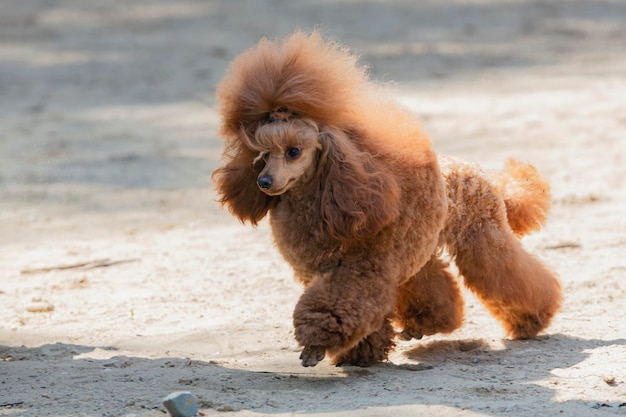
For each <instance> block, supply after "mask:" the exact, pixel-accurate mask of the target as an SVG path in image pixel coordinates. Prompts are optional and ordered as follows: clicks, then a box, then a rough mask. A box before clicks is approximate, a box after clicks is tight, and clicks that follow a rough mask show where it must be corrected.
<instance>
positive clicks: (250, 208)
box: [211, 132, 277, 225]
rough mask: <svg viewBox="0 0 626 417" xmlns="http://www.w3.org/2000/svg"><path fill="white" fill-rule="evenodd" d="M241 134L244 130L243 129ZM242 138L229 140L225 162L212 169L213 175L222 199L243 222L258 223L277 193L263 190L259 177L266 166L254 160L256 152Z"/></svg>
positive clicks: (274, 200)
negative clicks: (271, 193) (272, 194)
mask: <svg viewBox="0 0 626 417" xmlns="http://www.w3.org/2000/svg"><path fill="white" fill-rule="evenodd" d="M240 134H244V133H243V132H241V133H240ZM242 142H243V141H242V140H236V141H232V142H230V143H227V148H226V150H225V151H224V159H225V160H226V161H227V162H226V163H225V165H224V166H222V167H220V168H217V169H216V170H215V171H213V174H212V175H211V178H212V180H213V182H214V183H215V188H216V190H217V192H218V194H219V195H220V200H219V202H220V203H221V204H222V205H226V206H227V207H228V210H229V211H230V212H231V213H232V214H233V215H234V216H235V217H237V218H238V219H239V220H240V221H241V222H242V223H245V222H250V223H251V224H253V225H256V224H257V223H258V222H259V221H261V220H262V219H263V217H265V215H266V214H267V212H268V210H269V209H271V208H272V207H273V206H274V205H275V204H276V203H277V197H271V196H268V195H267V194H265V193H263V192H261V190H259V188H258V187H257V183H256V181H257V177H258V175H259V173H260V172H261V170H262V169H263V163H262V161H257V162H256V163H255V158H256V156H257V153H255V152H254V151H252V150H250V149H248V148H247V147H246V146H244V145H243V144H242Z"/></svg>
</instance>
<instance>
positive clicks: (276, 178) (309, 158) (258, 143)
mask: <svg viewBox="0 0 626 417" xmlns="http://www.w3.org/2000/svg"><path fill="white" fill-rule="evenodd" d="M244 137H245V141H246V142H247V143H246V145H247V146H248V147H249V148H250V149H252V150H254V151H257V152H258V154H257V156H256V158H255V159H254V161H253V169H254V167H255V166H256V169H260V172H259V174H258V176H257V179H256V184H257V186H258V187H259V190H260V191H261V192H263V193H265V194H267V195H268V196H279V195H281V194H284V193H286V192H287V191H289V190H290V189H292V188H294V187H296V188H297V187H302V186H305V185H307V184H309V183H310V182H311V180H312V179H313V177H314V174H315V171H316V167H317V162H318V157H319V152H320V151H321V150H322V144H321V142H320V140H319V129H318V126H317V125H316V124H315V123H313V122H311V121H308V120H302V119H298V118H296V117H294V115H293V114H291V113H290V112H289V110H288V109H286V108H281V109H278V110H276V111H273V112H272V113H270V114H269V115H268V120H267V122H266V123H264V124H262V125H259V126H258V128H257V129H256V131H255V132H254V136H253V137H248V136H247V135H244Z"/></svg>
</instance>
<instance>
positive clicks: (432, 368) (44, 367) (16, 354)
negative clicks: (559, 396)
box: [0, 334, 626, 416]
mask: <svg viewBox="0 0 626 417" xmlns="http://www.w3.org/2000/svg"><path fill="white" fill-rule="evenodd" d="M613 345H619V346H621V347H623V346H626V340H625V339H619V340H608V341H607V340H597V339H578V338H573V337H570V336H566V335H560V334H558V335H552V336H549V337H544V338H543V339H540V340H533V341H505V342H504V344H503V346H502V348H497V349H496V348H492V347H491V345H490V344H488V343H486V342H484V341H482V340H479V339H475V340H457V341H434V342H430V343H428V342H422V343H421V344H419V345H417V346H416V347H414V348H412V349H411V350H408V351H407V352H406V354H405V356H406V357H407V359H409V360H410V361H411V362H413V363H412V364H410V365H409V364H406V363H404V364H402V365H394V364H392V363H387V364H380V365H377V366H373V367H370V368H357V367H345V368H336V367H332V366H330V365H328V364H326V363H325V362H324V363H322V364H320V365H318V366H317V367H315V368H299V367H297V355H296V354H295V353H292V352H291V353H290V354H291V355H293V356H294V358H293V362H294V363H295V364H296V366H294V367H292V368H289V370H290V371H288V372H285V371H283V372H274V371H272V370H271V369H272V363H271V361H270V362H269V363H267V366H265V369H270V370H269V371H258V370H254V371H253V370H249V369H240V368H239V369H237V368H234V367H230V365H228V364H220V363H218V362H214V361H198V360H190V359H186V358H171V357H164V358H157V359H147V358H141V357H128V356H115V355H116V353H115V352H116V348H115V347H90V346H80V345H68V344H60V343H57V344H51V345H43V346H39V347H8V346H2V345H0V359H1V361H0V376H1V378H0V379H1V380H2V381H1V383H2V387H3V389H2V392H0V411H2V413H3V415H5V416H18V415H20V416H21V415H26V416H28V415H41V416H46V415H53V414H54V412H53V411H49V412H48V411H46V410H49V409H51V407H50V404H51V403H52V402H54V403H55V404H56V405H57V406H58V405H59V404H62V403H63V402H64V401H65V402H67V403H68V404H67V407H70V408H71V409H72V410H73V411H72V412H76V413H86V414H89V415H91V414H101V415H105V414H107V413H113V414H119V413H122V414H129V413H131V414H132V413H141V412H147V411H149V410H155V411H156V410H162V409H163V407H162V404H161V398H163V397H164V396H165V395H167V394H169V393H170V392H172V391H178V390H185V391H191V392H192V393H193V394H194V395H195V396H196V398H197V399H198V403H199V406H200V408H201V409H202V410H206V411H208V412H214V411H238V410H248V411H250V412H253V413H259V414H281V413H302V414H308V413H329V415H332V414H335V413H338V412H344V411H345V412H347V411H355V410H361V411H359V413H363V414H367V415H372V413H374V414H376V413H378V414H381V415H395V416H401V415H405V414H406V415H413V414H415V413H416V412H421V411H427V412H428V410H430V412H435V413H437V412H438V413H443V412H444V410H446V411H445V413H448V414H446V415H456V414H455V412H456V411H458V413H459V414H461V413H462V412H463V411H464V410H471V411H474V412H479V413H482V414H484V415H501V414H503V413H505V414H507V413H508V414H514V415H517V414H519V415H524V414H527V413H531V414H533V412H538V411H539V412H541V414H543V415H553V414H558V413H561V412H562V413H565V414H564V415H574V414H576V415H583V414H587V413H589V412H591V411H592V410H591V409H593V408H601V407H602V408H604V407H606V408H620V410H619V411H620V412H621V411H624V410H626V406H625V405H623V404H619V403H614V404H607V403H605V402H604V399H603V398H600V397H599V398H593V399H592V400H590V399H589V398H585V399H580V400H573V401H572V400H566V401H557V400H555V394H556V389H557V388H556V386H554V387H553V386H551V382H550V381H551V379H554V380H556V379H557V376H555V375H554V374H553V371H554V370H557V369H566V368H570V367H584V364H583V362H584V361H585V360H586V359H588V358H589V357H590V356H591V355H592V354H593V351H594V349H598V348H606V347H610V346H613ZM103 351H104V352H109V353H110V357H107V358H106V359H96V358H97V357H103V355H102V352H103ZM93 352H100V354H99V355H96V356H93V355H91V356H90V354H91V353H93ZM105 356H106V355H105ZM281 364H282V363H281ZM277 367H279V366H277ZM280 367H281V369H284V368H285V366H284V365H281V366H280ZM542 381H543V382H542ZM556 383H557V382H554V384H556ZM607 383H610V381H609V382H607ZM617 383H619V384H622V383H623V381H617ZM599 396H600V395H599ZM529 399H532V401H530V402H529V401H528V400H529ZM516 400H517V401H516ZM529 404H530V405H529ZM538 404H539V405H540V406H539V407H540V408H539V409H537V408H536V407H537V405H538ZM107 407H111V409H110V410H109V409H107ZM528 407H531V408H528ZM532 407H535V408H532ZM57 410H58V408H57ZM436 410H439V411H436ZM616 411H617V410H616Z"/></svg>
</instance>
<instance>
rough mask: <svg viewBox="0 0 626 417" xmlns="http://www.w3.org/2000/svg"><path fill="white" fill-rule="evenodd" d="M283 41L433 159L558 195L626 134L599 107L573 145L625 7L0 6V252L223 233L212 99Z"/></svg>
mask: <svg viewBox="0 0 626 417" xmlns="http://www.w3.org/2000/svg"><path fill="white" fill-rule="evenodd" d="M297 28H301V29H304V30H310V29H312V28H319V29H320V30H321V31H322V32H324V33H325V34H327V35H328V36H330V37H332V38H335V39H336V40H338V41H340V42H341V43H344V44H346V45H348V46H350V47H351V48H352V49H353V50H354V51H355V52H356V53H358V54H359V55H360V56H361V63H362V64H364V65H366V66H368V67H369V68H370V73H371V76H372V78H374V79H376V80H380V81H384V82H390V83H391V88H392V89H395V90H396V93H397V94H398V97H399V98H400V99H401V100H404V101H405V102H406V103H407V105H409V106H411V107H413V108H414V109H415V111H416V113H417V115H418V117H420V118H421V119H422V121H423V122H424V125H425V128H426V131H427V132H429V133H430V135H431V136H432V137H433V140H434V143H435V147H436V148H437V149H438V150H441V151H444V152H448V153H454V154H457V155H459V156H462V157H466V158H472V159H473V160H476V162H480V163H483V164H486V165H487V166H488V167H489V166H491V165H493V166H499V164H500V163H501V160H502V158H504V157H506V156H508V155H514V154H517V155H518V156H520V157H521V158H522V159H530V160H536V163H537V164H538V165H539V166H540V167H541V168H542V169H543V170H544V171H547V172H548V173H549V174H552V173H553V174H554V177H555V178H554V180H555V181H557V184H558V181H561V180H563V181H565V179H563V178H561V177H559V175H560V174H559V171H562V168H563V167H564V166H563V164H566V165H567V164H568V160H570V159H571V158H572V157H574V156H575V155H573V154H572V155H569V154H567V149H568V148H571V147H572V146H573V145H572V144H573V143H579V144H580V147H579V148H580V149H579V151H581V152H583V154H584V153H585V152H587V150H586V149H587V148H588V146H587V145H585V143H586V142H585V141H586V140H592V141H595V142H594V143H596V144H597V145H600V143H601V142H603V141H604V144H605V146H607V147H608V148H609V149H611V147H612V146H613V145H611V143H613V142H614V141H615V140H617V139H616V138H615V135H617V133H616V132H618V131H620V130H623V127H624V124H625V123H626V114H625V112H624V110H623V107H622V108H621V109H617V110H616V109H614V108H613V107H611V108H609V109H608V111H611V112H614V111H617V114H615V115H614V116H615V117H614V119H613V120H614V124H613V125H610V126H608V128H603V129H601V130H604V132H600V134H604V135H608V136H609V137H608V138H607V137H600V138H597V137H594V138H593V139H590V138H589V136H588V134H587V136H586V137H587V139H584V138H579V137H576V135H577V134H578V133H577V132H580V126H579V124H580V123H582V122H584V120H583V119H588V118H589V117H594V115H596V113H597V111H596V112H592V113H593V114H589V112H588V111H587V109H586V108H585V107H586V106H587V105H589V104H590V103H591V102H593V103H597V102H598V101H603V100H605V101H606V102H607V103H609V102H610V103H612V102H614V101H615V100H619V99H620V98H619V97H617V96H616V95H617V94H620V95H621V97H623V89H624V83H623V74H625V73H626V65H625V61H626V58H625V56H626V42H624V40H625V39H626V2H623V1H608V0H560V1H546V0H544V1H539V0H537V1H535V0H447V1H439V0H437V1H434V0H433V1H428V0H420V1H417V0H410V1H409V0H396V1H391V0H389V1H385V0H335V1H331V0H321V1H320V0H315V1H313V0H310V1H308V0H301V1H287V0H204V1H202V0H181V1H165V0H162V1H159V0H136V1H132V2H122V1H113V0H20V1H3V2H1V3H0V224H3V226H1V227H2V228H3V229H4V231H3V233H2V234H0V239H2V240H4V239H7V238H8V239H11V240H12V239H16V238H17V237H16V233H14V232H15V231H16V230H17V229H16V228H21V232H20V233H17V235H19V236H21V235H22V233H25V234H28V232H27V231H26V229H29V227H25V226H31V228H32V226H33V225H37V226H38V228H39V229H38V230H39V231H40V230H41V228H43V229H44V230H49V231H53V230H55V228H64V227H66V226H67V221H69V220H68V219H70V218H73V219H76V218H75V217H72V216H85V215H87V214H89V213H92V214H98V213H103V212H107V213H110V214H111V215H118V216H119V218H118V219H117V221H119V222H122V223H123V222H131V223H133V222H134V223H136V222H141V221H147V220H146V219H148V218H150V219H152V220H150V221H159V222H160V221H165V222H168V221H171V222H174V223H178V222H182V221H187V220H190V219H195V221H209V222H211V221H215V220H216V219H224V218H225V217H224V216H222V215H220V214H219V212H218V211H217V207H216V204H215V203H214V201H213V200H214V196H213V194H212V191H211V184H210V178H209V177H210V173H211V171H212V170H213V169H214V168H215V167H216V164H217V163H218V160H219V156H220V153H221V141H220V140H219V139H218V138H217V137H216V133H215V130H216V124H217V116H216V112H215V99H214V93H215V87H216V84H217V83H218V82H219V80H220V78H221V77H222V75H223V74H224V72H225V69H226V67H227V64H228V63H229V61H231V60H232V59H233V58H234V57H235V56H236V55H237V54H239V53H240V52H242V51H243V50H245V49H247V48H249V47H251V46H253V45H254V44H255V43H256V42H257V41H258V40H259V39H260V38H261V37H264V36H266V37H278V36H282V35H285V34H287V33H289V32H291V31H293V30H294V29H297ZM607 106H610V104H607ZM601 110H602V109H600V110H599V111H601ZM604 110H607V109H606V108H605V109H604ZM590 123H592V124H593V123H594V121H593V120H591V121H590ZM592 130H593V132H594V134H596V133H598V129H595V128H594V129H592ZM612 132H613V133H612ZM611 135H613V136H611ZM576 140H578V142H576ZM598 140H599V141H600V143H598V142H597V141H598ZM581 141H582V142H581ZM611 141H613V142H611ZM547 146H552V147H556V148H558V149H560V150H559V151H557V152H555V153H554V154H553V156H552V157H551V158H548V160H550V159H551V160H552V161H553V162H555V160H556V159H559V158H560V159H562V160H560V161H558V162H556V163H555V164H554V165H555V166H554V167H553V166H551V163H550V162H549V161H546V160H545V150H546V147H547ZM486 150H489V152H485V151H486ZM572 152H573V151H572ZM520 154H521V155H520ZM620 161H622V160H621V159H620V160H619V161H616V162H615V163H619V162H620ZM565 168H568V167H567V166H565ZM570 179H571V178H570ZM588 181H591V182H594V181H596V180H594V179H593V178H591V179H588ZM598 181H599V180H598ZM596 182H597V181H596ZM92 220H93V219H92ZM92 220H89V221H92ZM93 221H95V220H93ZM190 221H191V220H190ZM220 221H221V220H220ZM95 224H96V223H94V225H95ZM103 227H105V228H108V227H109V225H108V224H107V223H106V222H105V223H104V225H103ZM39 231H35V232H34V233H35V235H37V234H38V233H39Z"/></svg>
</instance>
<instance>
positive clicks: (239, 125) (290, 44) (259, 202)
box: [213, 32, 399, 240]
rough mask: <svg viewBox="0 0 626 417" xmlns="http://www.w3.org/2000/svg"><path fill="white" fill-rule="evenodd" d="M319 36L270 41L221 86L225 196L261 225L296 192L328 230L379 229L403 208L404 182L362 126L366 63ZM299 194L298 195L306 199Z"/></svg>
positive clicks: (358, 232) (359, 232)
mask: <svg viewBox="0 0 626 417" xmlns="http://www.w3.org/2000/svg"><path fill="white" fill-rule="evenodd" d="M355 63H356V59H355V58H354V57H353V56H352V55H350V54H348V53H347V52H346V51H345V49H343V48H340V47H338V46H337V45H336V44H334V43H332V42H325V41H324V40H323V39H322V38H321V36H319V34H317V33H314V34H312V35H305V34H302V33H299V32H298V33H296V34H294V35H292V36H290V37H288V38H286V39H285V40H284V41H282V42H270V41H267V40H263V41H261V42H260V43H259V45H258V46H257V47H256V48H254V49H252V50H249V51H247V52H245V53H244V54H242V55H241V56H240V57H238V58H237V59H236V60H235V61H234V62H233V63H232V64H231V66H230V68H229V72H228V73H227V76H226V77H225V79H224V80H223V81H222V82H221V83H220V85H219V87H218V102H219V103H220V116H221V127H220V134H221V135H222V136H223V137H225V138H226V148H225V151H224V159H225V161H224V162H225V163H224V165H223V166H222V167H220V168H218V169H217V170H216V171H215V172H214V173H213V179H214V181H215V183H216V187H217V191H218V193H219V194H220V196H221V199H220V201H221V203H222V204H224V205H226V206H227V207H228V208H229V210H230V211H231V213H233V214H234V215H235V216H236V217H238V218H239V219H240V220H241V221H242V222H246V221H249V222H251V223H252V224H256V223H257V222H258V221H260V220H261V219H262V218H263V217H264V216H265V215H266V213H267V212H268V211H269V210H270V209H272V208H273V207H275V205H276V204H278V203H279V202H280V200H281V199H282V198H284V197H286V195H287V194H288V193H289V194H290V197H293V198H306V199H308V201H309V203H310V204H308V206H309V207H311V208H312V209H313V210H317V213H315V215H316V216H317V217H318V218H319V219H320V223H319V224H320V233H323V234H327V235H330V236H332V237H334V238H337V239H342V240H347V239H359V238H365V237H367V236H370V235H372V234H374V233H376V232H377V231H379V230H380V229H382V228H383V227H384V226H385V225H387V224H388V223H389V222H390V221H392V220H393V219H394V218H395V217H396V216H397V215H398V200H399V187H398V184H397V182H396V180H395V178H394V177H393V175H391V173H390V172H389V169H388V167H386V166H385V165H384V164H382V163H381V162H380V161H379V160H378V158H377V156H376V151H375V150H372V149H368V148H367V143H366V142H367V140H366V139H365V137H364V136H365V135H364V134H362V133H361V134H359V133H357V131H358V126H359V124H360V123H361V122H362V120H363V119H362V116H360V115H359V112H358V111H356V109H357V107H358V106H359V104H360V103H361V100H359V98H360V97H361V94H362V93H363V90H365V89H367V88H368V85H369V84H368V83H367V79H366V78H367V77H366V76H365V71H364V70H363V69H362V68H360V67H357V66H356V65H355ZM296 194H297V197H296Z"/></svg>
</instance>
